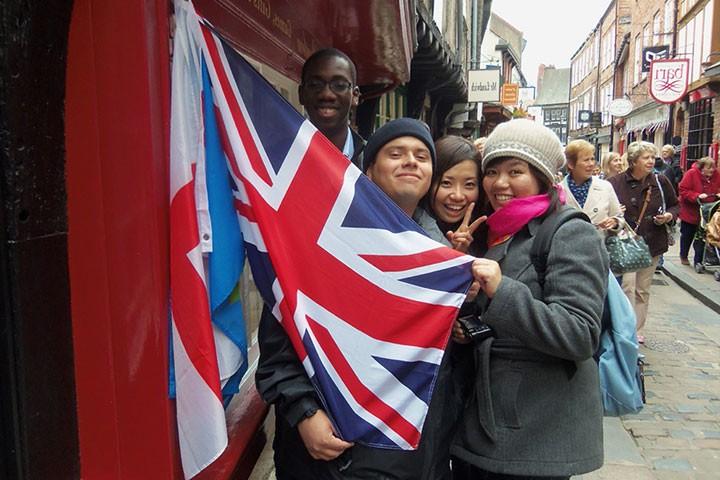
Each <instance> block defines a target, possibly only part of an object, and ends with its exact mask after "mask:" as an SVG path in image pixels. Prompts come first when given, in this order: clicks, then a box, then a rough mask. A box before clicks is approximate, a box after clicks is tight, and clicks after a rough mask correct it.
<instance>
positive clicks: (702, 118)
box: [687, 98, 713, 162]
mask: <svg viewBox="0 0 720 480" xmlns="http://www.w3.org/2000/svg"><path fill="white" fill-rule="evenodd" d="M712 100H713V99H712V98H706V99H703V100H699V101H697V102H695V103H691V104H690V111H689V115H688V116H689V124H690V125H689V127H688V150H687V152H688V160H689V161H691V162H692V161H695V160H697V159H699V158H702V157H704V156H706V155H707V154H708V148H709V147H710V144H711V143H712V129H713V112H712Z"/></svg>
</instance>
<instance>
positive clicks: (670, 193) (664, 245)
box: [610, 141, 680, 343]
mask: <svg viewBox="0 0 720 480" xmlns="http://www.w3.org/2000/svg"><path fill="white" fill-rule="evenodd" d="M655 152H656V148H655V145H653V144H652V143H649V142H642V141H640V142H632V143H631V144H630V145H628V150H627V160H628V170H627V171H626V172H625V173H622V174H620V175H616V176H615V177H613V178H611V179H610V183H611V184H612V186H613V188H614V189H615V193H616V194H617V196H618V200H620V203H621V204H623V205H624V206H625V207H626V210H625V220H626V221H627V222H628V223H629V224H630V226H632V227H633V228H634V229H635V230H636V232H637V233H638V235H640V236H641V237H642V238H643V239H644V240H645V243H647V245H648V248H649V249H650V255H651V256H652V264H651V265H650V266H649V267H647V268H644V269H642V270H638V271H637V272H633V273H626V274H624V275H623V279H622V285H623V290H624V291H625V294H626V295H627V296H628V299H629V300H630V303H632V304H633V308H634V309H635V315H636V317H637V330H638V341H639V342H640V343H643V342H644V341H645V338H644V336H643V335H642V334H641V333H640V331H641V330H642V328H643V326H645V321H646V319H647V311H648V305H649V303H650V284H651V282H652V276H653V272H654V271H655V267H656V266H657V264H658V261H659V259H660V256H661V255H662V254H663V253H665V252H667V250H668V231H667V226H666V225H667V224H669V223H670V222H673V221H675V220H676V219H677V215H678V213H679V212H680V207H679V205H678V201H677V197H676V196H675V190H674V189H673V187H672V185H671V184H670V181H669V180H668V179H667V178H666V177H665V176H663V175H657V174H655V173H654V171H653V170H654V167H655Z"/></svg>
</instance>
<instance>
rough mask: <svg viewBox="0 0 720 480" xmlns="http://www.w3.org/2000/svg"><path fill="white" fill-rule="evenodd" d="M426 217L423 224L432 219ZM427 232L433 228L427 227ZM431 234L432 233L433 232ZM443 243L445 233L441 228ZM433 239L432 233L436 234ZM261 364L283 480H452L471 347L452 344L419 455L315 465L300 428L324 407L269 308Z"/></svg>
mask: <svg viewBox="0 0 720 480" xmlns="http://www.w3.org/2000/svg"><path fill="white" fill-rule="evenodd" d="M429 218H430V217H429V215H427V214H426V213H425V214H424V215H423V216H422V219H420V218H417V219H416V220H422V222H421V223H423V224H424V223H425V221H427V220H428V219H429ZM424 226H425V227H426V228H427V227H429V226H430V225H424ZM428 230H430V229H429V228H428ZM435 230H437V233H438V234H440V235H441V238H435V240H438V241H441V240H444V237H442V234H441V233H440V231H439V230H438V229H437V227H435ZM430 236H431V237H432V236H433V235H432V231H431V235H430ZM258 342H259V346H260V360H259V362H258V368H257V371H256V373H255V383H256V386H257V389H258V392H259V393H260V396H261V397H262V398H263V400H265V401H266V402H267V403H269V404H274V405H275V440H274V442H273V448H274V450H275V466H276V469H277V471H278V478H282V477H281V476H280V475H281V474H282V472H288V473H290V474H291V475H292V478H293V479H299V480H325V479H333V480H336V479H344V480H346V479H353V480H354V479H357V480H360V479H368V480H370V479H373V480H449V479H450V475H451V473H450V469H449V462H450V457H449V447H450V443H451V440H452V436H453V433H454V431H455V425H456V423H457V420H458V418H459V415H460V413H461V406H462V402H463V398H464V392H462V391H461V389H462V388H463V386H464V385H466V384H467V382H466V379H467V378H468V374H467V369H468V366H469V362H468V360H469V359H470V358H471V355H472V352H471V349H470V347H469V346H465V345H459V344H455V343H453V342H452V341H450V345H449V346H448V349H447V350H446V353H445V355H444V357H443V360H442V363H441V365H440V371H439V373H438V377H437V380H436V383H435V387H434V390H433V395H432V399H431V401H430V406H429V408H428V413H427V417H426V420H425V425H424V427H423V432H422V436H421V439H420V445H419V447H418V449H417V450H415V451H400V450H383V449H379V448H370V447H365V446H362V445H358V444H356V445H355V446H354V447H352V448H350V449H348V450H346V451H345V452H344V453H343V454H342V455H341V456H340V457H338V458H337V459H335V460H332V461H329V462H326V461H322V460H314V459H313V458H312V457H311V456H310V455H309V454H308V452H307V449H306V448H305V445H304V444H303V442H302V438H301V437H300V435H299V433H298V430H297V428H296V427H297V424H298V423H299V422H300V421H301V420H303V419H304V418H305V417H306V416H309V415H311V414H312V413H314V412H315V411H317V410H318V409H321V408H323V407H322V404H321V401H320V399H319V398H318V396H317V394H316V393H315V390H314V388H313V386H312V384H311V382H310V379H309V378H308V376H307V373H306V372H305V370H304V368H303V366H302V364H301V363H300V361H299V360H298V357H297V354H296V353H295V350H294V349H293V347H292V344H291V342H290V339H289V337H288V335H287V333H286V332H285V330H284V329H283V328H282V326H281V325H280V323H279V322H278V321H277V320H276V319H275V317H274V316H273V315H272V313H271V312H270V310H269V309H268V308H267V307H265V308H264V309H263V313H262V317H261V319H260V326H259V329H258Z"/></svg>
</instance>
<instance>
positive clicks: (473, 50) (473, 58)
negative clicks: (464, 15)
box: [470, 0, 478, 70]
mask: <svg viewBox="0 0 720 480" xmlns="http://www.w3.org/2000/svg"><path fill="white" fill-rule="evenodd" d="M470 15H471V16H472V21H471V22H470V25H471V26H470V70H475V69H476V68H477V30H478V19H477V15H478V13H477V0H473V2H472V9H471V12H470Z"/></svg>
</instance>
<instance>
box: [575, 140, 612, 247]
mask: <svg viewBox="0 0 720 480" xmlns="http://www.w3.org/2000/svg"><path fill="white" fill-rule="evenodd" d="M565 159H566V160H567V169H568V174H567V176H566V177H565V178H564V179H563V181H562V186H563V189H564V190H565V196H566V197H567V203H568V205H570V206H571V207H574V208H577V209H578V210H582V211H583V212H585V214H586V215H587V216H588V217H590V221H591V222H592V223H593V225H595V228H597V229H598V231H599V232H602V233H603V234H604V233H605V231H606V230H610V229H617V227H618V218H620V217H622V211H621V210H620V202H619V201H618V198H617V195H615V190H613V187H612V185H610V183H608V182H607V181H605V180H602V179H601V178H599V177H594V176H593V171H594V169H595V147H594V146H593V145H592V144H591V143H590V142H587V141H585V140H573V141H572V142H570V143H568V145H567V147H565Z"/></svg>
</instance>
